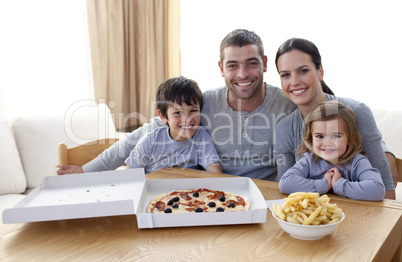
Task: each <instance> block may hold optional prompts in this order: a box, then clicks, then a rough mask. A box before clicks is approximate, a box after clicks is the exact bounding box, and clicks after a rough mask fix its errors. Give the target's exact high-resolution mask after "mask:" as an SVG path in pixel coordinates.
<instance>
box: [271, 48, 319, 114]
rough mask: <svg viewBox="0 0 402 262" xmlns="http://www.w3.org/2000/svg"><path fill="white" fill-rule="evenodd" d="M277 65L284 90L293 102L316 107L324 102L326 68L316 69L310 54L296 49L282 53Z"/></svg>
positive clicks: (298, 104)
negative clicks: (322, 83) (323, 89)
mask: <svg viewBox="0 0 402 262" xmlns="http://www.w3.org/2000/svg"><path fill="white" fill-rule="evenodd" d="M277 66H278V72H279V76H280V79H281V85H282V90H283V92H284V94H285V96H286V97H287V98H289V99H290V100H292V102H293V103H295V104H296V105H297V106H309V105H311V106H312V107H315V106H316V105H318V103H320V102H322V101H321V100H322V97H323V95H324V93H323V91H322V87H321V81H322V80H323V77H324V70H323V69H322V67H320V69H318V70H317V69H316V67H315V65H314V63H313V61H312V60H311V57H310V55H309V54H307V53H304V52H301V51H299V50H296V49H294V50H292V51H289V52H286V53H284V54H283V55H281V56H280V57H279V58H278V61H277ZM324 98H325V97H324Z"/></svg>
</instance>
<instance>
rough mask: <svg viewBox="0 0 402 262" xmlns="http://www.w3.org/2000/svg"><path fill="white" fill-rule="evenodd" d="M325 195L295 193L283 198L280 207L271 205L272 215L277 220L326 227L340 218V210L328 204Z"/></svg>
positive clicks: (334, 205) (327, 198)
mask: <svg viewBox="0 0 402 262" xmlns="http://www.w3.org/2000/svg"><path fill="white" fill-rule="evenodd" d="M329 201H330V199H329V197H328V196H327V195H322V196H321V197H320V195H319V194H318V193H305V192H297V193H292V194H290V195H289V196H288V197H287V198H285V203H283V204H282V205H276V204H275V203H274V204H273V205H272V208H273V209H272V210H273V213H274V214H275V216H276V217H278V218H279V219H282V220H284V221H287V222H290V223H294V224H301V225H326V224H332V223H336V222H338V221H339V220H340V219H341V218H342V209H340V208H339V207H338V206H337V205H336V204H331V203H329Z"/></svg>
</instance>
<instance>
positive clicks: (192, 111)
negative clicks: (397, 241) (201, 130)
mask: <svg viewBox="0 0 402 262" xmlns="http://www.w3.org/2000/svg"><path fill="white" fill-rule="evenodd" d="M200 113H201V112H200V106H199V104H192V105H187V104H186V103H182V104H181V105H179V104H176V103H174V104H172V105H170V106H169V107H168V110H167V112H166V115H167V118H165V117H164V116H162V114H161V113H160V111H159V110H158V114H159V116H160V118H161V120H162V122H163V123H165V124H167V125H169V128H170V130H169V134H170V137H171V138H172V139H174V140H176V141H184V140H187V139H189V138H191V137H192V136H193V135H194V134H195V131H196V130H197V128H198V126H199V125H200Z"/></svg>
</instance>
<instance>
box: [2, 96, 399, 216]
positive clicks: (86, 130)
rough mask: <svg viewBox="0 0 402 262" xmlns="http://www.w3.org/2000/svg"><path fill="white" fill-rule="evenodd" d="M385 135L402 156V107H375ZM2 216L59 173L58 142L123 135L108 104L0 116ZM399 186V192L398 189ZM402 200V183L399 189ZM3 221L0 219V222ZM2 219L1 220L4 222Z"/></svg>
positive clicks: (71, 142) (395, 151)
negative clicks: (43, 113) (55, 112)
mask: <svg viewBox="0 0 402 262" xmlns="http://www.w3.org/2000/svg"><path fill="white" fill-rule="evenodd" d="M373 113H374V117H375V118H376V121H377V124H378V127H379V129H380V130H381V132H382V133H383V139H384V141H385V142H386V144H387V146H388V147H389V148H390V149H391V151H392V152H393V153H394V154H395V155H396V156H397V157H399V158H402V139H401V138H400V137H399V135H400V134H402V111H398V112H396V111H384V110H373ZM0 135H1V136H0V167H1V169H0V214H2V213H3V210H4V209H6V208H11V207H13V206H14V205H15V204H17V203H18V202H19V201H20V200H21V199H22V198H24V197H25V194H24V193H26V192H27V191H29V190H30V189H33V188H35V187H37V186H38V185H40V184H41V183H42V180H43V178H44V177H45V176H50V175H56V170H57V168H56V167H55V165H56V164H57V163H58V155H57V145H58V144H59V143H60V142H65V143H66V144H67V145H68V146H69V147H71V146H75V145H78V144H82V143H85V142H88V141H91V140H94V139H98V138H105V137H119V136H120V137H121V135H122V134H121V133H118V132H116V129H115V125H114V123H113V121H112V114H111V113H110V110H109V108H108V107H107V106H105V105H104V104H101V105H99V106H93V105H87V104H85V103H83V104H81V105H75V106H74V107H72V108H69V109H68V110H67V112H66V113H65V114H61V115H48V116H24V117H20V118H16V119H13V120H11V121H8V120H5V119H0ZM399 190H401V193H398V191H399ZM397 198H398V199H399V198H400V200H402V186H401V185H400V186H399V187H397ZM0 221H1V220H0ZM0 223H1V222H0Z"/></svg>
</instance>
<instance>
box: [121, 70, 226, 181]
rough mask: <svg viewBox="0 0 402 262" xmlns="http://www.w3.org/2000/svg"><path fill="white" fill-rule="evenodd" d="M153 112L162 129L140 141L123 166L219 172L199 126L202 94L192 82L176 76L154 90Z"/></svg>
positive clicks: (212, 148) (212, 147)
mask: <svg viewBox="0 0 402 262" xmlns="http://www.w3.org/2000/svg"><path fill="white" fill-rule="evenodd" d="M156 103H157V112H158V115H159V117H160V118H161V120H162V122H163V123H164V124H166V125H167V126H166V127H160V128H158V129H156V130H153V131H151V132H149V133H148V134H146V135H145V136H144V137H142V138H141V139H140V141H139V142H138V144H137V145H136V147H135V148H134V149H133V151H132V152H131V153H130V156H129V157H128V158H127V159H126V161H125V163H126V164H127V165H128V167H131V168H138V167H143V168H144V169H145V173H150V172H153V171H156V170H159V169H161V168H164V167H172V166H179V167H185V168H193V169H199V167H200V166H201V167H202V168H204V169H205V170H206V171H209V172H217V173H221V172H222V168H221V164H220V160H219V155H218V153H217V151H216V148H215V145H214V143H213V141H212V138H211V136H210V135H209V133H208V131H207V130H206V129H205V128H203V127H201V126H199V125H200V113H201V109H202V104H203V101H202V93H201V90H200V89H199V87H198V85H197V83H196V82H194V81H193V80H190V79H187V78H184V77H176V78H171V79H169V80H167V81H166V82H164V83H162V84H161V85H160V86H159V87H158V91H157V94H156Z"/></svg>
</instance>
